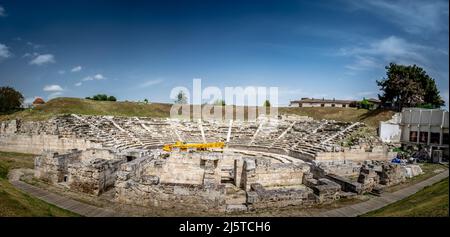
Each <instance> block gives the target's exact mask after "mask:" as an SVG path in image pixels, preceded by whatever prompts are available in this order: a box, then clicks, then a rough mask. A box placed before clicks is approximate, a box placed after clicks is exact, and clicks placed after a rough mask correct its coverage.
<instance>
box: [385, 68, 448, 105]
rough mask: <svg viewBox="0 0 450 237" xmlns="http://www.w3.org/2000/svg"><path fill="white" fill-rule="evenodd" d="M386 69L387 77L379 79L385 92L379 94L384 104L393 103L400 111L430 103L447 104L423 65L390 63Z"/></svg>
mask: <svg viewBox="0 0 450 237" xmlns="http://www.w3.org/2000/svg"><path fill="white" fill-rule="evenodd" d="M386 70H387V72H386V75H387V78H383V79H382V80H381V81H378V80H377V85H378V86H379V87H380V90H381V92H382V93H383V94H382V95H378V97H379V99H380V100H381V103H382V104H387V103H392V105H393V106H395V107H396V108H397V109H398V110H399V111H400V110H401V109H402V108H403V107H416V106H421V105H424V104H428V106H431V107H432V108H439V107H440V106H443V105H444V104H445V102H444V100H442V98H441V96H440V94H439V90H438V89H437V87H436V82H435V81H434V79H433V78H431V77H430V76H429V75H427V73H426V72H425V70H423V69H422V68H421V67H418V66H416V65H413V66H404V65H397V64H395V63H390V64H389V66H386Z"/></svg>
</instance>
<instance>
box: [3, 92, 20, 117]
mask: <svg viewBox="0 0 450 237" xmlns="http://www.w3.org/2000/svg"><path fill="white" fill-rule="evenodd" d="M22 103H23V95H22V94H21V93H20V92H18V91H16V90H15V89H14V88H12V87H0V113H7V112H12V111H14V110H16V109H19V108H20V106H21V105H22Z"/></svg>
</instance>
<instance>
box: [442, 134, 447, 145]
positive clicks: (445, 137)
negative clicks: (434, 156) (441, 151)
mask: <svg viewBox="0 0 450 237" xmlns="http://www.w3.org/2000/svg"><path fill="white" fill-rule="evenodd" d="M442 144H446V145H448V133H444V134H443V136H442Z"/></svg>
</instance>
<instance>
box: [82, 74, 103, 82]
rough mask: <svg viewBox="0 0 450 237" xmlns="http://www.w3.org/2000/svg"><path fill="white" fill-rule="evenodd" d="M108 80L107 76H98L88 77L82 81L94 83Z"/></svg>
mask: <svg viewBox="0 0 450 237" xmlns="http://www.w3.org/2000/svg"><path fill="white" fill-rule="evenodd" d="M103 79H106V77H105V76H103V75H102V74H96V75H94V76H87V77H85V78H83V79H82V81H93V80H103Z"/></svg>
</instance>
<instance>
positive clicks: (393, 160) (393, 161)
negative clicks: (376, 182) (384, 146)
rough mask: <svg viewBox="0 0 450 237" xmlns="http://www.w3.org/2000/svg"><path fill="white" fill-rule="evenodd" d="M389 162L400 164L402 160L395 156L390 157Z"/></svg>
mask: <svg viewBox="0 0 450 237" xmlns="http://www.w3.org/2000/svg"><path fill="white" fill-rule="evenodd" d="M391 162H392V163H397V164H400V163H401V162H402V160H400V159H399V158H397V157H396V158H394V159H392V160H391Z"/></svg>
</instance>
